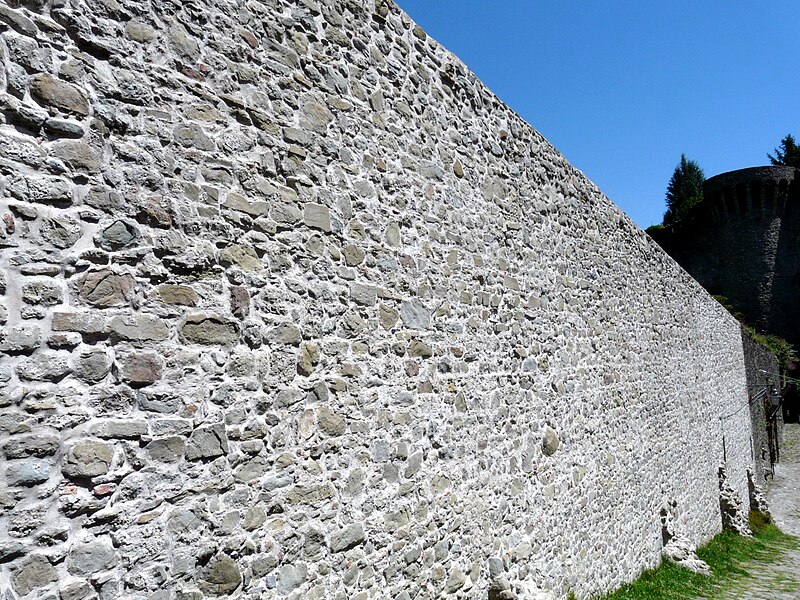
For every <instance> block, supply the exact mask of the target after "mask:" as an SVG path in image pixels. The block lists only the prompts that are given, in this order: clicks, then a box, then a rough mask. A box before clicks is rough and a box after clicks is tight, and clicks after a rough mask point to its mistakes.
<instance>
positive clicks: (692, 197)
mask: <svg viewBox="0 0 800 600" xmlns="http://www.w3.org/2000/svg"><path fill="white" fill-rule="evenodd" d="M705 180H706V176H705V174H704V173H703V169H701V168H700V165H698V164H697V163H696V162H695V161H693V160H688V159H687V158H686V155H685V154H681V162H680V163H678V166H677V167H675V172H674V173H673V174H672V179H670V180H669V184H668V185H667V212H666V213H664V225H672V224H673V223H677V222H678V221H680V220H681V219H682V218H683V217H685V216H686V213H687V212H689V209H690V208H691V207H692V206H694V205H695V204H697V203H698V202H700V201H701V200H702V199H703V182H704V181H705Z"/></svg>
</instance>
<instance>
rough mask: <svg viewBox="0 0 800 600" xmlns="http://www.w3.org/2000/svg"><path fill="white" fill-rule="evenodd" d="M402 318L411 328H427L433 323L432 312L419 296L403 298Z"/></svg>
mask: <svg viewBox="0 0 800 600" xmlns="http://www.w3.org/2000/svg"><path fill="white" fill-rule="evenodd" d="M400 319H402V321H403V324H404V325H405V326H406V327H408V328H409V329H427V328H428V327H430V325H431V313H430V311H429V310H428V309H427V308H425V305H424V304H422V302H421V301H420V300H419V299H418V298H413V299H411V300H403V302H402V304H401V305H400Z"/></svg>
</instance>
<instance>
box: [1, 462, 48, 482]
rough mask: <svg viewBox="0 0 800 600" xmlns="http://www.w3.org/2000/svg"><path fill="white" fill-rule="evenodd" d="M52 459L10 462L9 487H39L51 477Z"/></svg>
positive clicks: (8, 466) (7, 479)
mask: <svg viewBox="0 0 800 600" xmlns="http://www.w3.org/2000/svg"><path fill="white" fill-rule="evenodd" d="M52 467H53V461H52V459H40V458H26V459H22V460H13V461H9V462H8V464H7V466H6V483H7V484H8V485H9V486H15V485H21V486H31V485H37V484H39V483H42V482H44V481H47V478H48V477H49V476H50V469H52Z"/></svg>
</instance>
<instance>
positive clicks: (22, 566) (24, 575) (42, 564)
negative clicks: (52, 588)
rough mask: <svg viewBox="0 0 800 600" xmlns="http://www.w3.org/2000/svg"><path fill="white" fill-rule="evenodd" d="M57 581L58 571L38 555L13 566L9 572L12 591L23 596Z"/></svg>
mask: <svg viewBox="0 0 800 600" xmlns="http://www.w3.org/2000/svg"><path fill="white" fill-rule="evenodd" d="M55 581H58V571H56V569H55V567H53V565H51V564H50V562H49V561H48V560H47V559H46V558H45V557H44V556H42V555H40V554H32V555H30V556H28V557H27V558H25V559H23V560H22V561H21V562H20V563H18V564H16V565H14V568H13V569H12V571H11V584H12V585H13V586H14V590H15V591H16V592H17V593H18V594H19V595H20V596H25V595H26V594H29V593H30V592H33V591H34V590H40V589H42V588H44V587H46V586H47V585H49V584H51V583H53V582H55Z"/></svg>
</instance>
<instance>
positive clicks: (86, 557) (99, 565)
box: [67, 539, 118, 575]
mask: <svg viewBox="0 0 800 600" xmlns="http://www.w3.org/2000/svg"><path fill="white" fill-rule="evenodd" d="M117 560H118V559H117V553H116V551H115V550H114V547H113V546H112V545H111V541H110V540H107V539H96V540H92V541H90V542H84V543H81V544H75V545H74V546H72V548H70V551H69V556H68V557H67V570H68V571H69V572H70V573H72V574H73V575H94V574H95V573H99V572H101V571H107V570H108V569H110V568H112V567H114V566H115V565H116V564H117Z"/></svg>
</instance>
